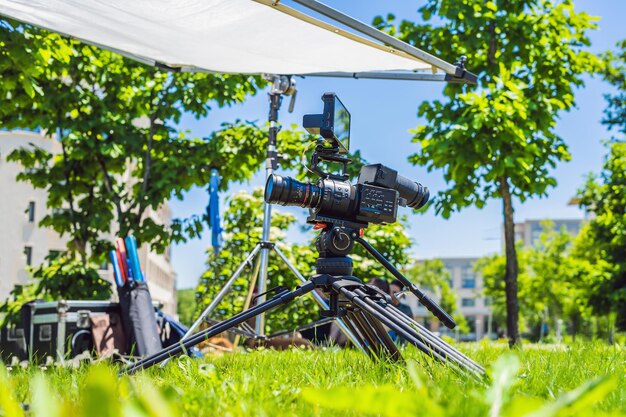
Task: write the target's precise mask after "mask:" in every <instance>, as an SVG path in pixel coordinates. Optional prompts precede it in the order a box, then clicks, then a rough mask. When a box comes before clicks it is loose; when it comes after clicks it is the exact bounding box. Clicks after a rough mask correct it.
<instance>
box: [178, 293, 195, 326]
mask: <svg viewBox="0 0 626 417" xmlns="http://www.w3.org/2000/svg"><path fill="white" fill-rule="evenodd" d="M195 310H196V290H195V289H193V288H185V289H183V290H177V291H176V312H177V313H178V321H180V322H181V323H182V324H184V325H185V326H191V324H192V323H193V319H194V313H195Z"/></svg>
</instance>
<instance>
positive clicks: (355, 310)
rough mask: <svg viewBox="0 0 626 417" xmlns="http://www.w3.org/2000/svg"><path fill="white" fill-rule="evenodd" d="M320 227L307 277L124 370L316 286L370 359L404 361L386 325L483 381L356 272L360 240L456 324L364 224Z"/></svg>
mask: <svg viewBox="0 0 626 417" xmlns="http://www.w3.org/2000/svg"><path fill="white" fill-rule="evenodd" d="M320 226H321V227H322V228H323V229H322V231H321V233H320V235H319V236H318V238H317V240H316V248H317V251H318V253H319V258H318V259H317V262H316V264H315V267H316V271H317V275H315V276H313V277H312V278H311V279H309V280H307V281H305V282H303V283H302V284H301V285H299V286H298V287H296V289H294V290H293V291H289V290H288V289H278V290H276V293H275V294H274V295H273V296H272V297H271V298H269V299H268V300H266V301H263V302H260V303H259V304H257V305H255V306H254V307H252V308H250V309H248V310H245V311H242V312H241V313H238V314H236V315H234V316H233V317H231V318H230V319H228V320H225V321H223V322H220V323H217V324H215V325H213V326H211V327H209V328H207V329H205V330H203V331H201V332H199V333H197V334H195V335H193V336H191V337H189V338H188V339H186V340H183V341H181V342H180V344H177V345H174V346H170V347H168V348H166V349H163V350H162V351H160V352H158V353H156V354H154V355H152V356H149V357H146V358H144V359H142V360H140V361H138V362H135V363H134V364H132V365H129V366H128V367H126V368H124V369H123V370H122V372H123V373H128V374H132V373H135V372H137V371H139V370H141V369H145V368H148V367H150V366H152V365H155V364H157V363H159V362H162V361H164V360H167V359H169V358H170V357H172V356H174V355H178V354H180V353H181V352H184V351H186V349H188V348H190V347H192V346H195V345H196V344H198V343H200V342H202V341H203V340H205V339H207V338H210V337H213V336H215V335H217V334H219V333H221V332H224V331H228V330H229V329H231V328H234V327H235V326H238V325H239V324H241V323H243V322H245V321H246V320H248V319H251V318H253V317H257V316H258V315H260V314H263V313H265V312H267V311H269V310H272V309H273V308H276V307H278V306H280V305H284V304H287V303H289V302H291V301H293V300H295V299H296V298H298V297H301V296H303V295H306V294H308V293H311V292H313V294H316V293H317V292H314V290H316V289H318V290H321V292H322V293H323V294H324V295H325V296H326V297H325V298H326V299H327V300H328V302H327V305H328V309H327V310H325V311H323V312H322V316H325V317H334V318H341V319H342V321H343V323H344V325H345V326H346V327H348V329H349V331H350V333H351V334H352V335H353V337H354V338H355V339H356V340H357V341H358V343H359V345H360V346H362V347H363V348H364V350H365V352H366V353H367V354H368V355H369V356H370V357H371V358H372V359H375V360H391V361H396V362H397V361H402V360H403V358H402V354H401V353H400V351H399V350H398V348H397V347H396V345H395V344H394V342H393V341H392V340H391V337H390V336H389V334H388V333H387V330H386V329H385V326H386V327H388V328H389V329H391V330H394V331H395V332H396V333H397V334H398V335H399V336H401V337H403V338H404V339H405V340H407V341H408V342H409V343H411V344H413V345H414V346H415V347H417V348H418V349H419V350H420V351H421V352H423V353H424V354H426V355H428V356H429V357H431V358H433V359H434V360H436V361H438V362H441V363H448V364H450V365H452V366H453V367H454V369H455V370H457V371H458V372H460V373H463V374H468V375H471V376H474V377H475V378H477V379H480V380H482V379H484V378H485V376H486V374H485V370H484V368H483V367H481V366H480V365H478V364H477V363H476V362H474V361H473V360H471V359H470V358H468V357H467V356H465V355H463V354H462V353H461V352H459V351H458V350H456V349H455V348H454V347H452V346H450V345H449V344H447V343H446V342H445V341H443V340H441V339H439V338H438V337H437V336H435V335H434V334H433V333H431V332H430V331H429V330H428V329H426V328H425V327H424V326H422V325H421V324H419V323H417V322H416V321H414V320H413V319H411V318H410V317H408V316H406V315H404V314H403V313H402V312H401V311H400V310H398V309H397V308H396V307H394V306H393V304H392V303H391V298H390V296H389V294H386V293H384V292H382V291H381V290H379V289H378V288H376V287H374V286H370V285H365V284H363V283H362V282H361V280H359V279H358V278H356V277H354V276H352V267H353V264H352V259H351V258H350V257H349V256H348V255H349V254H350V253H351V251H352V249H353V247H354V243H355V242H356V243H359V244H360V245H361V246H363V247H364V248H365V250H367V252H369V253H370V254H371V255H372V256H373V257H374V258H375V259H377V260H378V261H379V262H381V264H382V265H383V266H384V267H385V268H386V269H387V270H388V271H389V272H391V273H392V274H393V275H394V276H395V277H396V278H398V279H400V280H401V282H403V283H404V284H405V285H407V286H408V288H409V290H411V292H413V293H414V294H416V295H417V296H418V298H420V301H421V302H422V304H424V305H425V306H426V308H428V309H429V310H430V311H431V312H432V313H433V314H434V315H435V316H437V317H438V318H439V319H440V320H442V321H443V322H444V324H447V325H448V324H454V321H453V320H452V318H450V316H448V315H447V313H446V312H445V311H443V310H442V309H441V308H440V307H439V306H438V305H437V304H436V303H434V302H433V301H432V300H430V298H428V297H427V296H426V295H425V294H424V293H422V292H421V291H419V290H418V289H417V288H416V287H415V285H413V284H411V283H410V282H409V281H408V280H407V279H406V277H404V276H403V275H402V274H401V273H400V272H399V271H398V270H397V269H396V268H395V267H393V265H391V264H390V263H389V262H388V261H387V260H386V259H385V258H384V257H383V256H382V255H381V254H380V253H379V252H378V251H376V249H374V248H373V247H372V246H371V245H370V244H369V243H368V242H367V241H366V240H365V239H363V238H362V237H361V236H360V232H361V229H353V228H350V227H341V226H337V225H333V224H320ZM416 291H417V293H416ZM418 294H419V295H418ZM420 295H421V296H420Z"/></svg>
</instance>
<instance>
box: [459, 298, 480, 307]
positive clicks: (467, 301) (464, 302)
mask: <svg viewBox="0 0 626 417" xmlns="http://www.w3.org/2000/svg"><path fill="white" fill-rule="evenodd" d="M475 305H476V300H474V299H473V298H462V299H461V307H474V306H475Z"/></svg>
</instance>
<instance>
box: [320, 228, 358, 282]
mask: <svg viewBox="0 0 626 417" xmlns="http://www.w3.org/2000/svg"><path fill="white" fill-rule="evenodd" d="M351 232H352V230H351V229H347V228H344V227H337V226H334V225H328V226H327V227H326V228H325V229H323V230H322V232H321V233H320V234H319V236H318V237H317V239H316V240H315V247H316V249H317V251H318V252H319V254H320V257H319V258H318V259H317V262H316V263H315V269H316V270H317V273H318V274H329V275H333V276H341V275H352V259H351V258H350V257H349V256H347V255H349V254H350V252H352V248H353V247H354V238H353V237H352V233H351Z"/></svg>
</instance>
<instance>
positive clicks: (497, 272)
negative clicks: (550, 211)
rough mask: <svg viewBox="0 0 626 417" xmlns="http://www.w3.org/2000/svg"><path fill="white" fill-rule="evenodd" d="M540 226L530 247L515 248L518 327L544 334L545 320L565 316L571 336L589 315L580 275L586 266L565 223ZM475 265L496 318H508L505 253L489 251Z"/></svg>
mask: <svg viewBox="0 0 626 417" xmlns="http://www.w3.org/2000/svg"><path fill="white" fill-rule="evenodd" d="M542 228H543V230H542V232H541V234H540V235H539V239H538V240H537V242H535V243H534V245H533V246H532V247H520V248H518V250H517V254H518V260H519V275H518V290H519V292H518V297H519V305H520V315H521V317H522V320H521V321H522V329H523V330H526V331H529V332H532V331H533V329H534V330H535V332H534V335H533V337H534V338H536V339H541V338H542V336H545V334H544V333H543V329H542V328H543V326H544V324H545V325H549V326H551V327H552V328H556V326H557V322H558V321H559V320H561V319H567V320H568V321H569V324H570V329H571V332H572V335H573V336H574V337H575V335H576V333H577V332H578V330H579V328H580V326H581V321H582V320H583V318H584V317H586V316H587V314H588V313H587V309H586V303H585V297H584V294H585V292H586V291H585V285H584V284H583V282H584V281H582V280H581V276H582V275H584V274H585V273H586V271H587V268H586V265H585V264H584V260H582V259H581V258H580V257H579V255H578V253H576V252H575V251H574V246H573V242H574V238H573V237H572V236H571V235H570V234H569V233H568V232H567V230H566V229H565V228H563V229H561V230H555V228H554V223H553V222H551V221H545V222H543V223H542ZM476 270H477V271H480V272H481V273H482V275H483V279H484V283H485V294H486V295H488V296H489V297H490V298H491V299H492V306H493V307H492V308H493V310H494V317H495V319H496V321H498V320H503V319H505V318H506V294H505V291H504V279H503V278H504V275H505V271H506V258H505V257H504V256H502V255H492V256H487V257H484V258H482V259H480V260H479V261H478V262H477V264H476Z"/></svg>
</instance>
